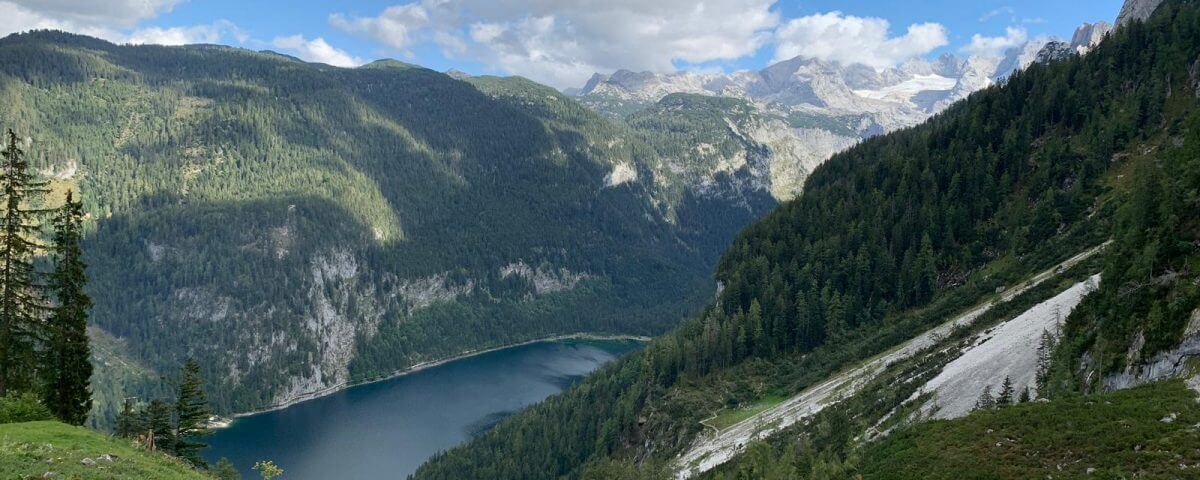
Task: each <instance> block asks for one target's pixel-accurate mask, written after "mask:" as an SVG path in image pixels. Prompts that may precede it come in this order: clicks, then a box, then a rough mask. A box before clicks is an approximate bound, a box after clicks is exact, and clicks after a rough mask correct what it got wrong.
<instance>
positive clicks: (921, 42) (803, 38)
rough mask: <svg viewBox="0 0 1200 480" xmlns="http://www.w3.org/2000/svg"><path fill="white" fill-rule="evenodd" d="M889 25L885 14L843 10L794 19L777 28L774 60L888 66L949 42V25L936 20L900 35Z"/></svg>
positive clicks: (926, 52) (910, 28)
mask: <svg viewBox="0 0 1200 480" xmlns="http://www.w3.org/2000/svg"><path fill="white" fill-rule="evenodd" d="M889 29H890V24H889V23H888V21H887V20H884V19H882V18H863V17H855V16H850V15H843V14H842V13H841V12H830V13H823V14H818V15H809V16H806V17H800V18H796V19H792V20H790V21H788V22H787V23H785V24H784V25H783V26H781V27H780V28H779V29H778V30H777V31H776V32H775V39H776V46H775V60H776V61H780V60H787V59H790V58H793V57H797V56H804V57H811V58H819V59H822V60H832V61H838V62H842V63H861V64H863V65H866V66H869V67H873V68H886V67H891V66H895V65H897V64H899V63H901V62H904V61H905V60H909V59H912V58H914V57H919V56H922V55H925V54H928V53H929V52H931V51H933V50H935V49H937V48H939V47H942V46H945V45H946V44H947V43H948V40H947V32H946V28H945V27H943V26H942V25H940V24H937V23H921V24H914V25H910V26H909V27H908V31H906V32H905V34H904V35H901V36H898V37H890V36H889V34H890V33H889V31H888V30H889Z"/></svg>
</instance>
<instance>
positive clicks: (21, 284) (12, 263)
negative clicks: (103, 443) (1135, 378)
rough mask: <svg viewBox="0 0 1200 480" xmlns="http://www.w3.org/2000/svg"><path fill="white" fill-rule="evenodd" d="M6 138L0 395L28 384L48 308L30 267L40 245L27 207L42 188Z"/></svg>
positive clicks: (1, 173)
mask: <svg viewBox="0 0 1200 480" xmlns="http://www.w3.org/2000/svg"><path fill="white" fill-rule="evenodd" d="M7 140H8V141H7V142H6V145H5V148H4V150H3V151H0V157H2V161H3V165H0V188H2V189H3V192H2V193H3V197H2V198H0V204H2V207H0V208H3V211H2V212H0V396H4V395H6V394H7V393H8V392H9V391H13V390H28V389H31V388H32V386H33V383H34V379H35V378H36V377H35V370H36V369H35V366H36V364H37V359H36V357H35V355H36V351H37V347H36V343H37V341H38V337H39V334H40V331H41V329H42V327H43V325H42V323H43V319H44V318H45V314H46V310H47V307H46V306H45V304H44V300H43V295H42V291H41V290H42V287H41V286H40V285H39V284H38V283H37V281H36V280H37V272H36V271H35V270H34V266H33V257H34V254H35V253H36V252H37V251H38V250H39V249H41V248H42V246H41V245H40V244H38V243H37V241H36V239H35V237H36V234H37V230H38V228H39V225H38V223H37V222H36V220H37V216H38V215H39V214H40V213H41V212H40V211H39V210H36V209H34V208H33V207H32V206H31V205H33V204H34V203H35V201H36V200H37V199H38V198H39V197H40V196H41V195H42V194H44V193H45V192H46V190H45V186H46V183H45V182H41V181H38V180H37V179H35V178H34V176H33V175H32V174H30V173H29V163H28V162H27V161H26V160H25V152H23V151H21V149H20V148H18V147H17V135H16V134H15V133H13V131H12V130H9V131H8V138H7Z"/></svg>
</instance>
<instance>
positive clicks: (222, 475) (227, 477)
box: [212, 457, 242, 480]
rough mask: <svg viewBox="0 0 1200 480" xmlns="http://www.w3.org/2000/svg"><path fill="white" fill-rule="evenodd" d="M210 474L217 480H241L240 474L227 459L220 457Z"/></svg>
mask: <svg viewBox="0 0 1200 480" xmlns="http://www.w3.org/2000/svg"><path fill="white" fill-rule="evenodd" d="M212 474H213V476H214V477H217V480H242V474H241V473H240V472H238V470H237V468H236V467H234V466H233V462H230V461H229V459H228V458H225V457H221V458H220V459H219V460H217V464H216V465H214V466H213V469H212Z"/></svg>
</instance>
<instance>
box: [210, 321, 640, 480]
mask: <svg viewBox="0 0 1200 480" xmlns="http://www.w3.org/2000/svg"><path fill="white" fill-rule="evenodd" d="M641 346H642V344H641V343H640V342H636V341H595V340H563V341H554V342H542V343H533V344H528V345H522V346H517V347H512V348H507V349H503V350H497V351H493V352H488V353H484V354H480V355H477V356H473V357H468V358H463V359H460V360H455V361H453V362H449V363H446V364H443V365H439V366H436V367H430V368H428V369H425V370H421V371H417V372H413V373H411V374H408V375H403V376H400V377H396V378H393V379H390V380H385V381H381V382H377V383H371V384H367V385H361V386H357V387H353V388H350V389H347V390H343V391H340V392H337V393H334V394H331V395H328V396H325V397H321V398H318V399H315V400H309V401H307V402H302V403H299V404H296V405H293V406H290V407H288V408H285V409H282V410H276V411H273V412H267V413H261V414H258V415H252V416H248V417H242V418H239V419H237V421H236V422H234V424H233V425H232V426H230V427H229V428H226V429H222V430H218V431H217V432H215V433H213V434H212V435H210V436H209V437H207V438H206V439H205V441H206V442H208V443H209V444H210V447H209V448H207V449H206V450H205V451H204V456H205V458H207V459H208V461H209V463H210V464H215V463H216V461H217V459H218V458H220V457H228V458H229V460H231V461H232V462H233V464H234V465H235V466H237V467H238V469H239V470H241V471H242V475H243V477H245V478H258V475H257V474H256V473H255V472H252V471H251V470H250V467H252V466H253V464H254V462H256V461H258V460H264V459H269V460H272V461H274V462H275V463H276V464H277V465H279V466H280V467H282V468H283V470H284V472H285V473H284V476H283V478H286V479H288V480H305V479H322V480H324V479H330V478H344V479H357V478H363V479H367V478H369V479H376V478H404V477H406V476H408V474H410V473H412V472H413V471H415V470H416V469H417V467H418V466H420V465H421V463H422V462H424V461H425V460H426V459H427V458H429V457H430V456H432V455H433V454H435V453H437V452H439V451H442V450H446V449H448V448H450V447H453V446H455V445H458V444H459V443H462V442H463V441H465V440H467V439H469V438H470V437H471V436H472V435H475V434H477V433H479V432H483V431H486V430H487V429H489V428H491V427H492V426H494V425H495V424H496V423H497V422H499V421H500V420H502V419H504V418H505V417H507V416H509V415H511V414H513V413H515V412H516V411H518V410H520V409H522V408H524V407H527V406H529V405H532V404H534V403H536V402H538V401H540V400H542V399H544V398H546V397H548V396H550V395H553V394H555V393H558V392H560V391H562V390H563V389H565V388H567V387H569V386H571V385H572V384H573V383H575V382H577V381H578V380H579V379H580V378H582V377H583V376H584V375H586V374H587V373H589V372H591V371H593V370H596V369H597V368H599V367H600V366H602V365H604V364H606V363H608V362H610V361H612V360H614V359H616V358H618V357H620V356H622V355H624V354H626V353H629V352H631V351H633V350H636V349H638V348H641Z"/></svg>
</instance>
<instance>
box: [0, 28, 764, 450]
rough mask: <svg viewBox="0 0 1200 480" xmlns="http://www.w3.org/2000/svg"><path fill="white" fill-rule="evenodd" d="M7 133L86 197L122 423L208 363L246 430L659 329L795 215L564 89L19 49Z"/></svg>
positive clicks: (103, 411) (67, 38)
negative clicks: (463, 363) (375, 390)
mask: <svg viewBox="0 0 1200 480" xmlns="http://www.w3.org/2000/svg"><path fill="white" fill-rule="evenodd" d="M0 119H3V122H4V123H5V124H6V125H11V126H12V127H13V128H14V129H15V130H17V131H18V132H20V133H21V137H20V138H18V139H17V140H18V143H20V144H21V145H22V146H23V147H24V148H26V149H27V150H28V151H29V152H30V153H29V155H30V163H31V165H32V167H33V168H34V169H35V170H36V171H38V172H40V173H42V174H43V175H44V176H45V177H47V178H48V179H49V181H50V185H49V186H50V187H52V188H54V189H58V190H63V189H73V190H75V191H77V192H79V194H80V197H81V198H82V200H83V207H82V208H83V213H84V215H85V217H86V221H85V222H84V224H83V231H84V239H83V251H84V257H85V261H86V262H87V264H88V265H89V266H90V272H91V277H92V278H91V282H90V283H89V284H88V293H90V294H91V297H92V299H93V301H94V303H95V305H94V308H93V310H92V317H91V318H92V320H93V325H94V328H92V330H91V331H90V334H91V336H92V339H93V343H94V344H95V345H96V349H95V353H96V355H95V356H96V363H97V365H98V369H97V371H96V375H97V382H95V383H96V385H97V387H96V389H95V394H96V395H95V397H96V408H97V409H96V411H95V415H94V416H93V418H92V421H93V425H96V426H101V427H107V428H111V427H112V426H113V425H114V422H115V418H116V414H117V412H118V410H119V409H120V408H121V399H122V398H123V397H124V396H130V395H138V396H142V397H145V398H154V397H163V396H166V395H167V394H169V393H170V390H171V387H170V385H168V384H166V383H164V382H162V381H161V380H160V379H161V378H162V377H163V376H164V375H166V373H169V372H172V371H174V369H175V368H177V366H178V365H180V364H182V363H183V362H184V361H185V360H186V359H189V358H194V359H196V360H197V361H198V363H199V365H200V368H201V370H202V373H203V377H204V378H206V379H208V380H207V381H208V382H209V384H208V385H207V387H208V390H209V391H210V392H211V398H210V400H211V401H212V403H213V407H214V410H216V411H217V412H221V413H229V412H236V411H246V410H251V409H256V408H262V407H265V406H268V405H273V404H277V403H280V402H287V401H291V400H294V399H296V398H299V397H302V396H303V395H305V394H307V393H310V392H313V391H318V390H321V389H324V388H326V387H330V386H337V385H342V384H346V383H352V382H357V381H362V380H368V379H372V378H376V377H379V376H382V375H387V374H390V373H392V372H394V371H397V370H400V369H404V368H406V367H408V366H411V365H413V364H415V363H417V362H421V361H426V360H432V359H438V358H444V357H447V356H452V355H457V354H460V353H462V352H463V351H466V350H472V349H478V348H486V347H493V346H497V345H504V344H508V343H514V342H520V341H525V340H529V339H531V338H539V337H546V336H553V335H559V334H568V333H576V332H596V333H620V334H643V335H650V334H658V333H662V332H664V331H666V330H667V329H669V328H671V327H673V326H675V325H676V324H677V323H678V320H679V319H681V318H684V317H686V316H687V315H689V314H690V313H692V312H694V311H695V310H696V309H697V308H698V307H699V306H701V305H702V304H703V303H704V302H705V301H707V300H708V299H709V298H711V295H712V291H713V288H714V284H713V282H712V280H711V278H710V274H709V272H710V271H711V268H712V265H713V264H714V262H715V260H716V258H717V255H718V254H719V252H720V251H721V250H722V249H723V248H724V247H725V246H726V245H727V244H728V242H729V241H730V240H731V239H732V237H733V235H734V233H735V232H736V231H737V230H738V229H739V228H740V227H741V226H743V225H744V224H746V223H748V222H749V221H751V220H752V219H753V218H755V217H757V216H758V215H759V214H760V213H761V212H762V211H765V210H766V209H767V208H770V207H771V206H773V205H774V203H773V201H772V200H771V199H770V198H769V196H766V195H763V197H762V198H758V199H756V200H755V201H754V202H753V203H752V204H742V203H736V204H735V203H730V202H728V201H725V200H723V199H720V198H710V197H702V196H697V195H695V194H694V193H692V192H690V191H688V190H687V189H681V188H675V187H674V186H671V187H670V188H668V186H669V185H673V184H672V181H673V180H672V179H668V178H663V177H661V176H658V177H656V176H655V173H654V172H655V170H654V167H655V166H661V165H662V161H661V158H660V157H659V156H660V155H662V153H661V152H664V151H668V150H669V149H670V148H669V145H665V143H669V142H670V141H672V140H671V139H669V138H663V137H660V136H657V135H656V134H654V133H653V132H651V131H638V130H635V129H632V128H631V127H629V126H627V125H626V124H624V123H621V122H614V121H610V120H608V119H605V118H603V117H601V116H599V115H597V114H595V113H593V112H591V111H589V110H587V109H586V108H585V107H583V106H581V105H579V104H578V103H576V102H574V101H572V100H570V99H569V98H567V97H565V96H563V95H561V94H560V93H558V92H556V91H554V90H552V89H550V88H548V87H544V86H541V85H537V84H535V83H533V82H530V81H527V80H523V79H520V78H503V79H502V78H491V77H479V78H470V79H467V80H466V81H460V80H456V79H453V78H451V77H449V76H447V75H444V74H440V73H436V72H433V71H430V70H427V69H423V68H419V67H415V66H412V65H407V64H404V63H401V62H396V61H390V60H389V61H380V62H375V63H372V64H369V65H365V66H363V67H360V68H355V69H342V68H335V67H330V66H327V65H320V64H309V63H304V62H301V61H299V60H296V59H294V58H291V57H286V56H283V55H279V54H275V53H270V52H250V51H246V50H240V49H234V48H227V47H220V46H212V45H198V46H188V47H162V46H152V45H143V46H117V45H113V44H110V43H108V42H104V41H101V40H97V39H93V38H89V37H84V36H78V35H72V34H67V33H61V32H46V31H42V32H32V33H27V34H18V35H12V36H9V37H7V38H4V39H2V40H0ZM617 166H623V167H627V168H628V169H629V171H631V172H634V174H633V175H632V179H631V180H630V179H622V180H623V181H612V178H613V177H612V174H613V172H614V171H616V169H617ZM659 171H663V170H662V169H661V168H660V169H659ZM723 181H725V180H718V182H723Z"/></svg>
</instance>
